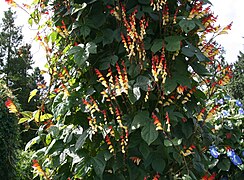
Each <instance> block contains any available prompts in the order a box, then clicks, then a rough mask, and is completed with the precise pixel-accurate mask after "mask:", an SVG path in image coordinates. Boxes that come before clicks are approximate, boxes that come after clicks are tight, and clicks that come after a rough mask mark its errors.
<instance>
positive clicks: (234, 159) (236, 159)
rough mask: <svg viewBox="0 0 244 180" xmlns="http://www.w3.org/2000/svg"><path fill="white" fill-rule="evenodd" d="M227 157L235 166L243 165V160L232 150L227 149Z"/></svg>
mask: <svg viewBox="0 0 244 180" xmlns="http://www.w3.org/2000/svg"><path fill="white" fill-rule="evenodd" d="M227 156H228V157H229V158H230V160H231V162H232V163H233V164H234V165H235V166H238V165H241V164H242V160H241V158H240V157H239V156H238V155H236V153H235V151H234V150H233V149H230V148H228V149H227Z"/></svg>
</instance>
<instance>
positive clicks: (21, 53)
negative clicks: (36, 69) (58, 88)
mask: <svg viewBox="0 0 244 180" xmlns="http://www.w3.org/2000/svg"><path fill="white" fill-rule="evenodd" d="M15 19H16V12H13V11H12V10H11V9H9V10H8V11H6V12H4V18H3V19H2V23H1V24H0V30H1V32H0V65H1V67H0V73H1V77H3V79H4V80H5V82H6V84H7V86H8V87H9V88H10V89H11V90H12V91H13V93H14V95H16V97H17V98H18V100H19V102H20V104H21V105H22V108H23V109H28V103H27V99H28V96H29V93H30V91H31V89H30V86H29V84H30V78H29V74H28V70H30V69H32V67H31V65H32V64H33V62H32V56H31V53H30V48H31V46H30V45H29V44H23V35H22V30H21V27H20V26H16V25H15Z"/></svg>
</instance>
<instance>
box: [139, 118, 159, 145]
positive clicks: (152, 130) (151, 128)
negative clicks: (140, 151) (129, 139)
mask: <svg viewBox="0 0 244 180" xmlns="http://www.w3.org/2000/svg"><path fill="white" fill-rule="evenodd" d="M141 137H142V139H143V140H144V141H146V143H147V144H148V145H150V144H152V142H153V141H155V140H156V139H157V138H158V131H157V130H156V127H155V125H154V124H153V123H152V122H150V123H148V124H146V125H145V126H144V127H143V129H142V131H141Z"/></svg>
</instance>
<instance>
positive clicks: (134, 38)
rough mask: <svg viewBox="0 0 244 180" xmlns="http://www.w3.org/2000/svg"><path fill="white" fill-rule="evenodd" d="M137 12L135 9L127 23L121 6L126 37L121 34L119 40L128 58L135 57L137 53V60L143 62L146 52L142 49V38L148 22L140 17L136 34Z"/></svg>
mask: <svg viewBox="0 0 244 180" xmlns="http://www.w3.org/2000/svg"><path fill="white" fill-rule="evenodd" d="M137 12H138V10H137V9H135V10H134V12H132V14H131V15H130V16H129V21H128V20H127V15H126V9H125V7H124V6H122V20H123V23H124V26H125V28H126V31H127V35H126V37H125V36H124V34H123V33H121V39H122V42H123V44H124V47H125V49H126V51H127V53H128V58H129V59H131V58H132V57H135V56H136V52H137V53H138V58H139V60H143V61H144V60H145V58H146V51H145V48H144V41H143V39H144V36H145V35H146V28H147V27H148V21H146V19H145V17H142V18H141V19H140V21H139V26H140V33H138V32H137V23H136V14H137Z"/></svg>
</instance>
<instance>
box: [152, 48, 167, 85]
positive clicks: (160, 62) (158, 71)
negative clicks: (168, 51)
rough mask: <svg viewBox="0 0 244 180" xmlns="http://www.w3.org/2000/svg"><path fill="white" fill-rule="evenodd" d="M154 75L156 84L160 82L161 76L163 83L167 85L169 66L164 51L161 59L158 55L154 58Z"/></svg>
mask: <svg viewBox="0 0 244 180" xmlns="http://www.w3.org/2000/svg"><path fill="white" fill-rule="evenodd" d="M152 75H153V77H154V80H155V82H158V80H159V79H158V77H159V76H160V77H161V79H162V83H163V84H164V83H165V80H166V76H167V64H166V60H165V55H164V49H162V52H161V56H160V58H159V56H158V55H154V56H153V57H152Z"/></svg>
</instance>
